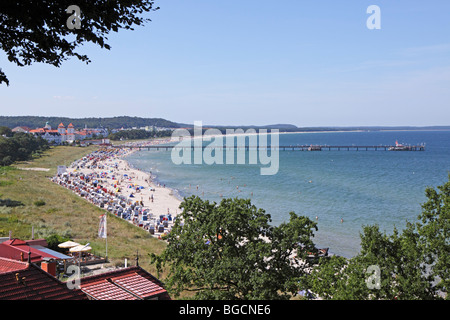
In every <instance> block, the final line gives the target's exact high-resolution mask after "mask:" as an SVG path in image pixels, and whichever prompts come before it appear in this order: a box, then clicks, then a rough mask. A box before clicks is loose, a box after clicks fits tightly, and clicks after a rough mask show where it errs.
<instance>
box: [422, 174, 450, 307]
mask: <svg viewBox="0 0 450 320" xmlns="http://www.w3.org/2000/svg"><path fill="white" fill-rule="evenodd" d="M425 194H426V196H427V198H428V201H427V202H426V203H424V204H423V205H422V213H421V214H420V215H419V217H418V219H419V222H418V223H417V232H418V235H419V237H420V239H419V243H420V244H421V246H422V249H423V252H424V260H425V261H424V263H425V264H427V265H428V266H430V276H431V277H432V279H433V280H434V281H436V282H437V284H436V288H437V289H438V290H440V291H441V292H442V293H443V294H444V295H445V296H446V298H447V299H450V296H449V295H448V290H449V287H450V174H449V181H448V182H447V183H445V184H444V185H442V186H438V187H437V190H436V189H433V188H431V187H429V188H427V189H426V190H425Z"/></svg>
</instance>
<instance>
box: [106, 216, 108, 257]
mask: <svg viewBox="0 0 450 320" xmlns="http://www.w3.org/2000/svg"><path fill="white" fill-rule="evenodd" d="M107 216H108V214H107V213H105V238H106V239H105V240H106V253H105V261H108V227H107V225H106V217H107Z"/></svg>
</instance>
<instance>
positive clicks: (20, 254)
mask: <svg viewBox="0 0 450 320" xmlns="http://www.w3.org/2000/svg"><path fill="white" fill-rule="evenodd" d="M29 248H30V250H29V251H28V250H27V248H25V247H23V246H20V247H16V246H11V245H9V244H6V243H4V242H3V243H0V257H3V258H8V259H13V260H17V261H28V252H30V253H31V254H30V258H31V262H39V261H42V255H40V254H39V253H36V250H35V249H33V248H31V247H29Z"/></svg>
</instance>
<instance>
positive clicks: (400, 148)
mask: <svg viewBox="0 0 450 320" xmlns="http://www.w3.org/2000/svg"><path fill="white" fill-rule="evenodd" d="M388 150H389V151H411V147H410V146H405V145H403V144H401V143H398V141H395V147H394V146H392V147H390V148H389V149H388Z"/></svg>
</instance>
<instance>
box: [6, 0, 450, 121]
mask: <svg viewBox="0 0 450 320" xmlns="http://www.w3.org/2000/svg"><path fill="white" fill-rule="evenodd" d="M156 4H157V5H158V6H159V7H160V8H161V9H160V10H158V11H156V12H152V13H150V14H149V17H150V18H151V19H152V22H149V23H148V24H147V25H146V26H144V27H137V28H136V29H135V31H120V32H119V33H112V34H111V35H110V36H109V42H108V43H109V44H110V45H111V46H112V49H111V50H110V51H108V50H102V49H100V48H97V47H95V46H93V45H85V46H83V47H81V48H80V50H79V51H80V53H85V54H87V55H88V56H89V57H90V58H91V60H92V63H90V64H89V65H86V64H85V63H83V62H81V61H78V60H77V59H71V60H69V61H66V62H65V63H63V65H62V66H61V67H60V68H55V67H53V66H51V65H45V64H39V63H35V64H33V65H32V66H28V67H23V68H20V67H17V66H15V65H14V64H12V63H10V62H8V60H7V59H6V57H5V54H4V53H3V52H1V53H0V67H1V68H2V70H3V71H4V72H5V73H6V74H7V76H8V78H9V80H10V86H9V87H6V85H2V86H1V87H0V114H1V115H41V116H68V117H76V118H81V117H102V116H104V117H106V116H121V115H129V116H140V117H161V118H165V119H168V120H172V121H176V122H183V123H193V122H194V121H197V120H198V121H203V124H217V125H238V126H239V125H250V124H255V125H264V124H275V123H290V124H294V125H297V126H355V125H362V126H370V125H388V126H394V125H417V126H423V125H450V1H447V0H428V1H423V0H370V1H367V0H320V1H318V0H279V1H267V0H260V1H255V0H227V1H222V0H220V1H219V0H190V1H186V0H159V1H158V0H156ZM370 5H378V6H379V7H380V9H381V29H380V30H369V29H368V28H367V26H366V21H367V19H368V18H369V17H370V14H368V13H367V12H366V11H367V8H368V7H369V6H370ZM64 9H65V8H64ZM81 10H83V8H81ZM81 27H83V25H82V26H81Z"/></svg>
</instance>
